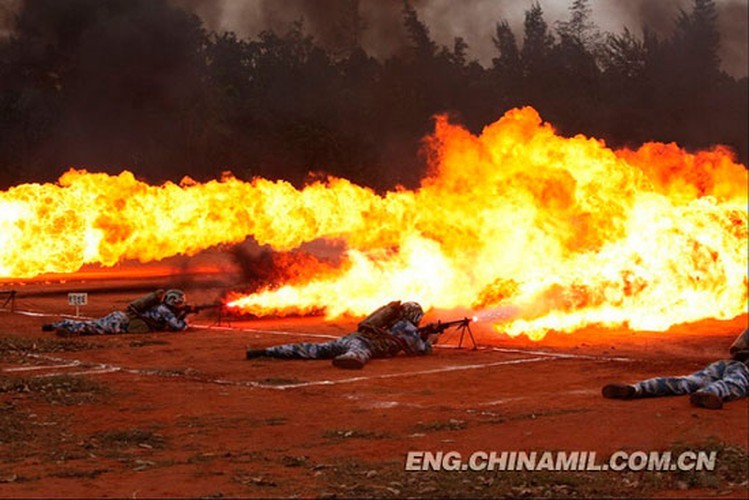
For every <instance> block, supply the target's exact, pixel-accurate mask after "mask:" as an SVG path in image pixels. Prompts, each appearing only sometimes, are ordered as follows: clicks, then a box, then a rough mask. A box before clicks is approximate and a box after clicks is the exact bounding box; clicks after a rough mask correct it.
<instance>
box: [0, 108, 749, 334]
mask: <svg viewBox="0 0 749 500" xmlns="http://www.w3.org/2000/svg"><path fill="white" fill-rule="evenodd" d="M427 143H428V145H429V148H430V152H431V153H432V157H431V162H430V174H429V175H428V176H427V177H426V178H425V179H424V180H423V181H422V184H421V186H420V188H419V189H417V190H414V191H409V190H405V189H398V190H395V191H392V192H389V193H387V194H385V195H384V196H379V195H377V194H376V193H374V192H373V191H372V190H370V189H367V188H363V187H359V186H356V185H354V184H352V183H350V182H348V181H346V180H343V179H336V178H331V179H328V180H327V181H326V182H316V183H313V184H311V185H308V186H307V187H305V188H304V189H302V190H297V189H295V188H293V187H292V186H291V185H290V184H288V183H285V182H270V181H267V180H264V179H255V180H253V181H252V182H250V183H246V182H242V181H239V180H237V179H235V178H233V177H231V176H226V177H224V178H223V179H222V180H221V181H213V182H208V183H206V184H196V183H194V182H192V181H190V180H189V179H188V180H186V181H183V182H182V184H180V185H175V184H171V183H167V184H165V185H163V186H160V187H155V186H148V185H146V184H144V183H142V182H139V181H137V180H136V179H135V178H134V177H133V175H132V174H130V173H128V172H123V173H122V174H120V175H118V176H116V177H112V176H108V175H105V174H89V173H86V172H85V171H70V172H68V173H66V174H65V175H64V176H63V177H61V179H60V181H59V183H58V185H49V184H45V185H34V184H29V185H22V186H18V187H15V188H12V189H10V190H9V191H7V192H4V193H0V230H1V232H0V243H2V246H1V247H0V248H1V250H0V275H2V276H33V275H35V274H39V273H45V272H70V271H75V270H76V269H78V268H79V267H80V266H81V265H82V264H84V263H88V262H98V263H101V264H103V265H113V264H114V263H116V262H118V261H120V260H122V259H139V260H141V261H144V262H145V261H150V260H156V259H161V258H164V257H167V256H171V255H175V254H178V253H183V254H188V255H189V254H194V253H196V252H198V251H200V250H201V249H204V248H207V247H210V246H214V245H217V244H221V243H233V242H240V241H242V240H244V239H245V238H246V237H247V236H253V237H254V238H255V239H256V240H257V241H258V242H259V243H261V244H269V245H271V246H272V247H273V248H275V249H277V250H291V249H294V248H296V247H298V246H299V245H301V244H302V243H304V242H308V241H312V240H315V239H318V238H325V239H332V240H333V239H334V240H342V241H343V242H344V243H345V245H346V253H345V257H344V262H343V265H342V266H341V267H340V268H339V269H337V270H334V271H330V270H327V271H326V273H325V274H322V275H316V276H315V277H314V278H313V279H311V280H307V281H304V282H290V283H286V284H285V285H283V286H280V287H276V288H269V289H267V290H264V291H261V292H259V293H255V294H251V295H248V296H239V295H237V296H235V297H232V301H231V302H230V305H231V306H232V307H236V308H238V309H240V310H246V311H249V312H253V313H255V314H286V313H291V312H301V313H305V312H310V311H318V310H321V309H322V310H324V311H325V313H326V315H327V316H328V317H337V316H339V315H342V314H345V313H353V314H365V313H367V312H370V311H371V310H373V309H375V308H376V307H378V306H379V305H381V304H382V303H384V302H387V301H388V300H392V299H403V300H417V301H420V302H421V303H422V304H424V305H425V306H427V307H439V308H445V309H448V308H455V307H473V308H474V309H476V310H478V311H480V312H478V313H477V317H478V318H479V319H483V320H490V321H492V322H494V323H495V324H496V325H497V329H498V330H500V331H503V332H506V333H508V334H510V335H518V334H520V333H525V334H527V335H529V336H530V337H531V338H534V339H540V338H542V337H543V335H544V334H545V333H546V332H547V331H548V330H550V329H554V330H561V331H572V330H575V329H578V328H580V327H582V326H585V325H589V324H602V325H610V326H614V325H629V326H630V327H632V328H636V329H649V330H665V329H667V328H669V327H670V326H671V325H673V324H676V323H683V322H690V321H696V320H699V319H703V318H719V319H728V318H733V317H735V316H737V315H739V314H742V313H744V312H745V311H746V306H747V285H748V283H749V280H748V279H747V250H746V245H747V236H748V234H749V232H748V228H747V209H746V204H747V181H748V179H747V170H746V168H745V167H744V166H743V165H740V164H738V163H736V162H735V161H734V160H733V159H732V156H731V154H730V153H729V152H728V151H727V150H725V149H722V148H716V149H714V150H712V151H705V152H699V153H696V154H690V153H687V152H685V151H683V150H681V149H679V148H678V147H677V146H676V145H673V144H668V145H664V144H646V145H644V146H642V147H641V148H640V149H639V150H637V151H629V150H622V151H612V150H610V149H608V148H606V147H605V145H604V144H603V142H602V141H598V140H595V139H590V138H586V137H583V136H576V137H573V138H562V137H560V136H557V135H556V134H555V133H554V130H553V129H552V127H551V126H550V125H548V124H544V123H542V121H541V119H540V117H539V116H538V114H537V113H536V112H535V110H533V109H532V108H523V109H516V110H512V111H510V112H508V113H507V114H506V115H505V116H504V117H503V118H502V119H500V120H499V121H497V122H496V123H494V124H492V125H490V126H488V127H486V128H485V129H484V131H483V132H482V134H481V135H480V136H478V137H476V136H474V135H472V134H470V133H469V132H468V131H466V130H465V129H463V128H461V127H459V126H455V125H452V124H449V123H448V122H447V120H446V119H445V118H438V120H437V124H436V131H435V133H434V134H433V136H431V137H430V138H429V140H428V141H427Z"/></svg>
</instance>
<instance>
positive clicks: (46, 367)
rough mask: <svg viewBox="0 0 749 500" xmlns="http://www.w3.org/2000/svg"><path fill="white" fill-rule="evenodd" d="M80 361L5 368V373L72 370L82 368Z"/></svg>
mask: <svg viewBox="0 0 749 500" xmlns="http://www.w3.org/2000/svg"><path fill="white" fill-rule="evenodd" d="M80 364H81V362H80V361H77V360H76V361H72V362H70V363H66V364H61V365H34V366H19V367H15V368H3V371H4V372H26V371H36V370H54V369H56V368H72V367H74V366H80Z"/></svg>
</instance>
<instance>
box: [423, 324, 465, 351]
mask: <svg viewBox="0 0 749 500" xmlns="http://www.w3.org/2000/svg"><path fill="white" fill-rule="evenodd" d="M472 321H475V320H474V319H471V318H468V317H465V318H463V319H456V320H454V321H445V322H442V321H439V320H438V321H437V322H436V323H429V324H426V325H424V326H422V327H421V328H419V329H418V331H419V334H421V338H422V340H426V339H427V338H428V337H429V336H430V335H441V334H443V333H445V330H447V329H448V328H452V327H457V330H458V331H459V332H460V341H459V342H458V349H460V348H461V347H462V345H463V336H464V335H465V334H466V332H467V333H468V336H469V337H471V342H472V343H473V349H474V350H476V349H478V346H477V345H476V339H475V338H473V332H472V331H471V322H472Z"/></svg>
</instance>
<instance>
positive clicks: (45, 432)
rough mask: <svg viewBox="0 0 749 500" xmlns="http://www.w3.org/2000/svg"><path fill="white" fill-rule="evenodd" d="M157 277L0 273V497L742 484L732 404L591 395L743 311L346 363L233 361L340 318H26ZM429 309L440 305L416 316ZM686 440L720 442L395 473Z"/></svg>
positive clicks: (682, 361) (315, 336) (211, 285)
mask: <svg viewBox="0 0 749 500" xmlns="http://www.w3.org/2000/svg"><path fill="white" fill-rule="evenodd" d="M220 272H221V270H217V271H216V274H215V275H213V274H211V273H207V274H206V275H205V276H204V277H203V278H201V279H203V280H204V283H203V285H201V286H195V282H193V288H194V289H193V290H192V291H190V292H189V293H190V298H191V300H192V301H194V302H203V301H210V300H213V299H214V298H215V297H216V293H217V290H218V289H219V288H221V286H223V285H225V283H222V282H221V279H222V278H221V276H220ZM158 274H159V273H157V272H154V273H152V276H151V277H150V278H149V279H148V280H135V279H129V278H128V279H125V278H119V279H117V280H111V279H110V280H96V279H87V280H86V281H79V282H74V281H67V280H66V281H65V282H60V281H59V280H50V281H46V282H39V281H37V282H34V283H27V284H24V285H23V286H20V285H18V284H17V283H16V284H11V283H5V284H3V285H2V286H0V291H9V290H11V289H15V290H18V296H17V299H16V304H15V307H16V312H14V313H11V312H9V311H8V310H7V308H6V309H4V310H3V311H2V312H0V424H2V426H0V429H1V430H0V496H2V497H106V496H110V497H112V496H113V497H128V498H130V497H132V498H137V497H230V496H234V497H237V496H238V497H290V496H303V497H311V496H314V497H319V496H329V497H334V496H335V497H362V496H368V497H404V496H410V497H413V496H415V497H435V496H447V497H457V496H468V497H482V496H484V497H500V496H510V497H538V496H547V497H556V498H558V497H582V496H590V497H602V496H620V497H643V496H648V497H650V496H659V497H669V496H671V497H688V496H689V497H704V496H718V497H724V496H728V497H737V498H746V497H747V495H748V487H747V475H746V472H747V471H746V463H747V448H748V447H749V446H748V444H747V441H748V440H749V430H748V428H747V427H748V426H747V421H748V420H747V419H748V415H747V413H748V410H747V400H746V399H745V400H742V401H739V402H733V403H728V404H726V406H725V407H724V409H722V410H706V409H700V408H695V407H692V406H690V405H689V401H688V399H687V398H684V397H673V398H658V399H647V400H636V401H615V400H607V399H604V398H602V397H601V395H600V390H601V387H602V386H603V385H604V384H606V383H609V382H615V381H621V382H631V381H636V380H638V379H643V378H648V377H652V376H658V375H665V374H685V373H690V372H692V371H695V370H697V369H699V368H701V367H703V366H704V365H705V364H707V363H708V362H710V361H713V360H716V359H720V358H724V357H726V355H727V354H726V353H727V349H728V346H729V345H730V343H731V342H732V340H733V339H734V338H735V336H736V335H737V334H738V333H740V331H741V330H742V329H743V328H745V327H746V325H747V316H746V315H744V316H741V317H739V318H736V319H734V320H731V321H714V320H710V321H703V322H700V323H698V324H691V325H681V326H677V327H674V328H672V329H671V330H670V331H669V332H667V333H653V332H629V331H623V330H619V331H609V330H603V329H595V328H591V329H588V330H585V331H580V332H577V333H575V334H570V335H564V334H555V333H551V334H550V335H549V336H548V337H547V338H546V339H545V340H544V341H542V342H540V343H534V342H531V341H529V340H527V339H525V338H518V339H510V338H507V337H505V336H501V335H498V334H496V333H492V332H491V331H490V330H489V328H488V326H487V325H484V324H480V323H476V324H474V326H473V329H474V333H475V334H476V337H477V340H478V342H479V344H480V349H478V350H471V349H466V348H464V349H456V348H454V347H455V345H454V344H455V343H456V341H457V336H456V335H455V334H453V335H448V336H447V338H446V339H445V344H444V345H443V346H441V347H440V348H437V349H436V350H435V353H434V354H433V355H432V356H426V357H420V358H406V357H397V358H393V359H384V360H374V361H372V362H371V363H370V364H368V365H367V366H366V367H365V369H364V370H361V371H346V370H340V369H336V368H334V367H333V366H332V365H331V364H330V362H328V361H282V360H271V359H258V360H253V361H247V360H246V359H245V349H246V348H247V347H248V346H252V347H266V346H271V345H275V344H279V343H287V342H299V341H312V342H316V341H324V340H327V339H328V338H329V337H338V336H341V335H342V334H344V333H347V332H349V331H351V330H353V326H354V322H353V320H352V321H349V322H345V321H343V322H335V323H327V322H325V321H323V320H322V319H321V318H291V319H273V320H244V321H238V320H236V319H233V320H231V322H230V323H227V322H226V319H227V318H221V319H222V322H221V323H220V324H216V322H217V320H218V319H219V318H217V317H215V316H213V315H211V314H206V313H201V314H200V315H198V316H194V317H192V321H193V326H192V327H191V328H190V329H189V331H187V332H184V333H176V334H172V333H163V334H147V335H137V334H129V335H118V336H101V337H78V338H59V337H56V336H54V335H52V334H50V333H43V332H41V331H40V326H41V325H42V324H43V323H46V322H49V321H51V320H54V319H55V318H58V317H59V315H61V314H70V313H71V312H72V308H71V307H69V306H68V305H67V302H66V296H65V294H66V292H68V291H82V290H86V291H89V292H90V296H89V304H88V305H87V306H84V308H83V310H82V314H85V315H88V316H100V315H103V314H105V313H107V312H110V311H111V310H113V309H118V308H122V307H123V306H124V305H125V304H126V303H127V302H128V301H129V300H130V299H132V298H134V297H137V296H138V295H139V294H140V290H142V289H143V290H145V289H149V288H151V287H153V286H154V285H166V286H169V285H171V284H175V282H174V278H173V277H168V276H159V275H158ZM206 276H207V277H206ZM88 278H90V277H88ZM177 284H179V283H177ZM3 301H4V297H3V296H2V295H0V305H2V303H3ZM29 312H31V313H35V314H39V315H29V314H28V313H29ZM438 317H440V318H441V319H451V318H449V317H446V316H444V315H438V314H437V313H434V312H432V313H430V314H429V315H428V316H427V318H426V319H425V320H426V321H430V320H436V319H437V318H438ZM467 340H468V339H466V341H465V342H464V344H469V345H470V343H469V342H468V341H467ZM685 449H692V450H717V452H718V455H717V464H718V467H717V470H716V471H714V472H713V473H694V472H692V473H683V472H676V473H672V472H667V473H653V472H650V473H647V472H632V471H625V472H575V473H573V472H554V473H551V472H541V471H537V472H522V473H510V472H494V473H490V472H472V471H465V472H461V471H457V472H445V471H442V472H421V471H420V472H406V471H404V464H405V459H406V454H407V453H408V452H409V451H432V452H437V451H458V452H460V453H462V454H464V455H465V456H468V455H470V454H471V453H472V452H475V451H497V452H501V451H513V450H516V451H540V452H542V451H559V450H561V451H575V450H580V451H595V452H596V453H597V456H598V457H600V458H599V462H602V461H604V460H605V459H606V457H608V456H610V455H611V454H612V453H613V452H615V451H617V450H626V451H636V450H643V451H646V452H650V451H663V450H674V451H679V450H685Z"/></svg>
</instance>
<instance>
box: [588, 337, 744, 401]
mask: <svg viewBox="0 0 749 500" xmlns="http://www.w3.org/2000/svg"><path fill="white" fill-rule="evenodd" d="M729 352H730V353H731V359H723V360H720V361H716V362H714V363H710V364H709V365H707V366H706V367H705V368H703V369H702V370H700V371H698V372H695V373H693V374H691V375H687V376H683V377H656V378H651V379H647V380H643V381H641V382H637V383H636V384H632V385H623V384H610V385H607V386H605V387H604V388H603V395H604V397H608V398H621V399H629V398H644V397H656V396H673V395H681V394H691V395H692V396H691V399H690V400H691V401H692V404H696V405H697V406H706V407H709V408H713V409H718V408H720V407H721V406H722V402H723V401H732V400H735V399H741V398H743V397H746V396H747V395H748V394H749V367H748V366H747V363H749V329H746V330H744V331H743V332H742V334H741V335H739V337H738V338H737V339H736V340H735V341H734V343H733V344H732V345H731V348H730V350H729Z"/></svg>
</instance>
